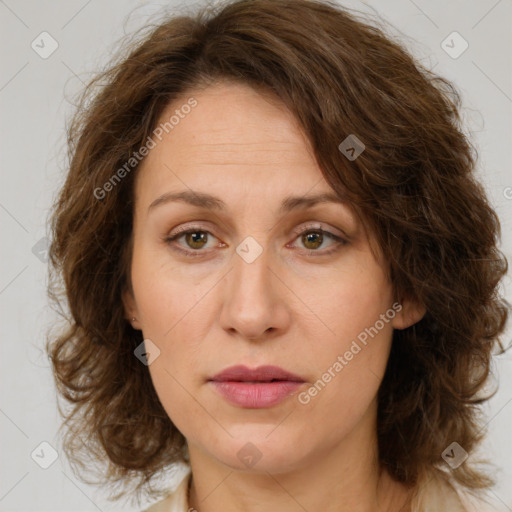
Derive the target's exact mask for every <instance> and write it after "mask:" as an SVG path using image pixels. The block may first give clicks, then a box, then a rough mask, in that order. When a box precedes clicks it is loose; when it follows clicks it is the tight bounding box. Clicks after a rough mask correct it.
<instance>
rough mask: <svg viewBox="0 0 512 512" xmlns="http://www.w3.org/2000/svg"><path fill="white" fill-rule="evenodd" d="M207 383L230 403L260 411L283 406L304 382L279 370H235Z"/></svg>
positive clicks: (227, 371) (270, 367) (291, 374)
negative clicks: (279, 405) (284, 401)
mask: <svg viewBox="0 0 512 512" xmlns="http://www.w3.org/2000/svg"><path fill="white" fill-rule="evenodd" d="M208 382H209V383H211V385H212V386H213V387H214V389H215V390H216V391H217V392H218V393H219V394H220V395H221V396H222V397H223V398H224V399H226V400H227V401H228V402H229V403H231V404H232V405H236V406H238V407H242V408H246V409H261V408H267V407H272V406H274V405H277V404H278V403H281V402H282V401H283V400H285V399H286V398H287V397H288V396H290V395H292V394H293V393H294V392H295V391H297V390H298V388H300V387H301V386H302V385H303V384H304V383H305V380H304V379H302V378H301V377H299V376H298V375H295V374H293V373H290V372H288V371H286V370H283V369H282V368H279V367H278V366H259V367H258V368H255V369H249V368H247V367H246V366H232V367H230V368H227V369H225V370H224V371H222V372H220V373H218V374H217V375H215V376H214V377H212V378H211V379H208Z"/></svg>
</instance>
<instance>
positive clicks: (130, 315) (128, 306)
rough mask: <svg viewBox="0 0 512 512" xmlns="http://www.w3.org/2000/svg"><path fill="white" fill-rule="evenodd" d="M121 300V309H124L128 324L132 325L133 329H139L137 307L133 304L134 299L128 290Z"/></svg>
mask: <svg viewBox="0 0 512 512" xmlns="http://www.w3.org/2000/svg"><path fill="white" fill-rule="evenodd" d="M122 298H123V307H124V316H125V318H126V320H127V321H128V322H130V324H131V325H132V327H133V328H134V329H141V326H140V323H139V320H138V316H137V315H138V311H137V306H136V304H135V298H134V296H133V294H132V293H131V291H130V290H125V291H124V292H123V294H122Z"/></svg>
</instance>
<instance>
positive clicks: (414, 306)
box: [392, 300, 427, 329]
mask: <svg viewBox="0 0 512 512" xmlns="http://www.w3.org/2000/svg"><path fill="white" fill-rule="evenodd" d="M400 304H401V306H402V308H401V309H400V311H399V312H397V314H396V315H395V318H393V320H392V325H393V328H394V329H407V328H408V327H411V325H414V324H416V323H418V322H419V321H420V320H421V319H422V318H423V317H424V316H425V313H426V311H427V310H426V308H425V306H424V305H423V304H420V303H418V302H414V301H410V300H404V301H403V303H400Z"/></svg>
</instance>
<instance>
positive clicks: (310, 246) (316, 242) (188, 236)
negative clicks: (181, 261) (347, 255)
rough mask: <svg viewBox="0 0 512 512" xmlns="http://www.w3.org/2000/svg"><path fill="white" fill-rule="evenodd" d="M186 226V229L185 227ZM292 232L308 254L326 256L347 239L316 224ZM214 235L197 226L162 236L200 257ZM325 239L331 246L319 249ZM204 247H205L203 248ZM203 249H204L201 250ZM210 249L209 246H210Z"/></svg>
mask: <svg viewBox="0 0 512 512" xmlns="http://www.w3.org/2000/svg"><path fill="white" fill-rule="evenodd" d="M187 228H188V229H187ZM294 234H295V235H296V238H295V239H294V240H297V239H299V238H300V241H301V243H302V244H303V247H304V248H305V249H304V250H305V251H306V253H307V254H308V255H310V256H326V255H329V254H332V253H334V252H336V251H337V250H339V249H340V247H341V246H343V245H345V244H347V243H348V242H347V240H345V239H344V238H343V237H341V236H338V235H335V234H334V233H332V232H331V231H327V230H325V229H322V228H321V227H320V226H318V225H309V226H306V227H305V228H304V227H302V229H300V230H295V231H294ZM210 237H212V238H214V239H215V238H216V237H214V236H213V235H212V234H211V233H210V232H209V231H207V230H205V229H202V228H201V227H197V226H195V227H194V226H190V227H187V226H185V227H182V228H178V229H177V230H176V231H175V232H174V233H172V234H171V235H169V236H167V237H165V238H164V241H165V242H166V243H167V244H168V245H169V246H171V248H172V249H173V250H175V251H177V252H180V253H181V254H183V255H185V256H191V257H200V256H204V255H205V254H208V253H209V252H210V250H209V248H208V247H207V244H208V242H209V241H210V240H209V238H210ZM182 238H183V240H184V245H183V244H181V243H178V241H179V240H180V239H182ZM326 240H330V241H331V242H334V243H331V246H332V247H331V248H330V249H327V250H321V249H319V248H321V247H322V245H324V243H325V242H326ZM213 247H215V246H213ZM216 247H226V244H224V243H222V242H220V243H218V244H217V245H216ZM287 247H294V246H293V245H287ZM205 248H206V249H205ZM203 249H205V250H203ZM210 249H211V247H210Z"/></svg>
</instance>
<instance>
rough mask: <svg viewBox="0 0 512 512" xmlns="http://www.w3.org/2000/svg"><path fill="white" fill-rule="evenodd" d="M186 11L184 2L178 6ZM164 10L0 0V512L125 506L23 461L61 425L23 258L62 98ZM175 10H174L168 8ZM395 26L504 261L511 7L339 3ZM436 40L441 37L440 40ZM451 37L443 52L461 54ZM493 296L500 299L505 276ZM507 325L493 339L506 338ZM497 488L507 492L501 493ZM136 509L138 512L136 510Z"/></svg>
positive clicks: (51, 162) (499, 0)
mask: <svg viewBox="0 0 512 512" xmlns="http://www.w3.org/2000/svg"><path fill="white" fill-rule="evenodd" d="M195 4H196V2H188V5H187V8H191V7H192V6H193V5H195ZM176 5H178V4H177V2H168V3H157V2H145V1H142V0H139V1H136V0H124V1H121V0H110V1H109V2H106V1H99V0H89V1H87V0H72V1H66V2H65V1H64V0H58V1H52V2H50V1H36V0H21V1H16V0H5V1H3V0H0V17H1V27H2V29H1V31H0V38H1V45H0V52H1V56H2V65H1V68H0V111H1V117H0V119H1V125H0V130H1V131H0V145H1V153H0V162H1V172H2V178H1V179H2V181H1V183H2V185H1V191H0V224H1V236H2V245H1V267H0V308H1V315H2V324H1V326H2V331H1V332H2V342H1V345H0V350H1V354H0V378H1V400H0V429H1V430H0V431H1V441H0V443H1V446H0V450H1V452H0V453H1V454H2V455H1V463H0V464H1V468H0V471H1V472H0V510H1V511H52V512H58V511H66V512H69V511H97V510H103V511H107V510H119V511H121V510H124V511H129V510H134V509H133V508H130V507H129V506H126V505H124V504H123V503H117V504H115V503H114V504H112V503H110V502H108V501H107V500H106V499H105V495H104V494H103V493H102V492H100V491H99V490H98V489H97V488H95V487H93V486H89V485H86V484H83V483H82V482H80V481H78V480H77V479H76V478H75V477H74V475H73V473H72V471H71V469H70V468H69V466H68V464H67V462H66V461H65V459H64V456H63V455H62V454H61V455H60V456H59V458H58V459H57V460H56V462H55V463H54V464H52V465H51V466H50V467H49V468H48V469H46V470H45V469H42V468H40V467H39V466H38V465H37V464H36V463H35V462H34V461H33V460H32V458H31V453H32V452H33V450H34V449H35V448H36V447H38V445H39V444H40V443H41V442H43V441H46V442H48V443H50V444H51V445H52V446H54V447H57V446H58V442H57V429H58V427H59V425H60V421H59V416H58V413H57V409H56V398H55V390H54V387H53V381H52V377H51V374H50V371H49V363H48V360H47V358H46V356H45V354H44V352H43V343H44V341H45V333H46V330H47V328H48V326H49V325H50V324H51V323H52V322H53V321H54V318H55V317H54V314H53V313H52V312H51V311H49V310H48V306H47V299H46V283H47V277H46V263H45V262H44V261H41V259H40V258H38V257H37V256H36V255H35V254H34V253H33V251H32V249H33V247H34V246H35V245H36V244H37V243H38V241H40V240H41V238H43V237H44V236H45V235H46V227H45V222H46V218H47V213H48V208H49V206H50V204H51V202H52V200H53V198H54V197H55V195H56V193H57V190H58V187H59V185H60V184H61V182H62V179H63V175H64V172H65V164H66V157H65V138H64V128H65V119H66V118H68V117H69V115H70V114H71V112H72V110H73V109H72V105H71V104H70V101H69V100H70V99H72V98H73V96H74V94H75V93H77V92H78V91H79V90H80V89H81V88H82V87H83V83H86V82H87V81H88V80H89V79H90V78H91V77H92V76H93V74H94V72H95V71H96V70H98V69H99V68H100V67H102V66H104V65H106V64H107V63H108V61H109V58H110V55H111V54H112V51H113V50H115V49H116V48H117V46H116V41H118V39H119V38H120V37H121V36H123V34H124V32H125V31H126V32H128V33H132V32H133V30H135V29H137V28H138V27H140V26H141V25H143V24H144V23H145V22H147V21H148V17H149V16H151V15H152V14H153V13H155V12H157V11H160V10H161V9H162V7H166V9H167V10H168V11H169V12H174V6H176ZM181 5H183V3H182V4H181ZM343 5H346V6H348V7H353V8H356V9H361V10H368V11H372V10H373V9H375V10H376V11H377V12H378V14H379V15H380V16H381V17H383V18H384V19H386V20H387V21H389V22H390V23H391V24H392V25H393V26H394V27H396V29H397V32H396V34H398V35H399V37H403V38H404V41H406V46H407V47H408V48H409V50H410V51H411V52H412V53H413V54H414V55H415V56H416V57H417V58H419V59H421V60H422V61H423V62H425V63H428V65H429V66H430V68H434V70H435V72H436V73H439V74H441V75H443V76H445V77H447V78H449V79H450V80H453V81H454V82H455V84H456V85H457V86H458V88H459V90H460V91H461V93H462V95H463V101H464V105H465V108H464V110H463V114H464V119H465V120H466V123H467V128H468V131H470V132H471V133H472V136H473V141H474V143H475V144H476V147H477V149H478V151H479V154H480V161H479V173H480V174H481V176H482V180H483V181H484V183H485V186H486V189H487V191H488V194H489V196H490V198H491V201H492V203H493V205H494V207H495V208H496V210H497V212H498V214H499V216H500V218H501V221H502V229H503V245H502V249H503V251H504V252H505V254H506V255H507V258H508V259H509V261H511V260H512V258H511V254H512V230H511V226H512V188H508V187H512V171H511V161H512V158H511V141H512V138H511V136H512V133H511V132H512V130H511V119H512V115H511V110H512V77H511V69H512V59H511V53H512V41H511V34H512V30H511V28H512V27H511V25H512V1H511V0H479V1H470V0H435V1H432V0H431V1H428V2H427V1H426V0H392V1H386V2H383V1H381V2H377V1H376V0H375V1H371V2H356V1H350V2H349V1H346V2H343ZM43 31H47V32H49V33H50V34H51V36H52V37H53V38H54V39H55V40H56V41H57V42H58V48H57V50H56V51H55V52H54V53H53V54H52V55H51V56H49V57H48V58H47V59H43V58H41V57H40V56H39V55H38V54H37V53H36V52H35V51H34V50H33V49H32V48H31V43H32V41H33V40H35V39H36V38H37V37H38V36H39V34H40V33H41V32H43ZM453 31H457V32H458V33H460V34H461V36H462V37H463V38H464V40H465V41H467V43H468V45H469V46H468V48H467V50H466V51H465V52H464V53H462V54H461V55H460V56H458V57H457V58H452V57H451V56H450V55H448V54H447V53H446V52H445V50H444V49H443V48H442V46H441V43H442V41H443V40H445V39H446V38H447V36H448V35H449V34H451V33H452V32H453ZM448 41H449V40H448ZM460 44H461V41H460V40H455V42H454V43H453V45H454V46H455V50H457V49H458V48H461V46H458V45H460ZM504 290H505V292H506V295H507V298H508V300H509V301H511V291H512V287H511V285H510V277H507V279H506V281H505V282H504ZM510 338H511V334H510V328H509V330H508V335H507V336H506V338H505V340H506V341H507V342H509V341H510ZM511 369H512V355H511V354H510V353H508V354H507V355H506V356H501V357H499V358H496V371H497V375H498V379H499V383H500V389H499V392H498V393H497V395H496V396H495V397H494V398H493V399H492V401H491V402H490V404H489V407H488V408H486V412H487V414H488V421H489V436H488V438H487V440H486V442H485V444H484V445H483V450H482V451H483V454H484V455H485V456H487V457H488V458H489V459H491V460H492V462H493V463H494V464H495V465H496V467H497V476H498V479H499V485H498V486H497V487H496V488H495V489H494V491H493V493H492V494H491V497H492V498H493V499H494V501H495V503H496V505H495V507H496V510H502V511H507V510H508V511H512V486H510V483H511V482H512V439H511V438H510V435H511V431H510V425H511V420H512V385H511V384H512V377H511V374H512V372H511ZM507 483H508V484H509V485H507ZM136 510H140V509H136Z"/></svg>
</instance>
